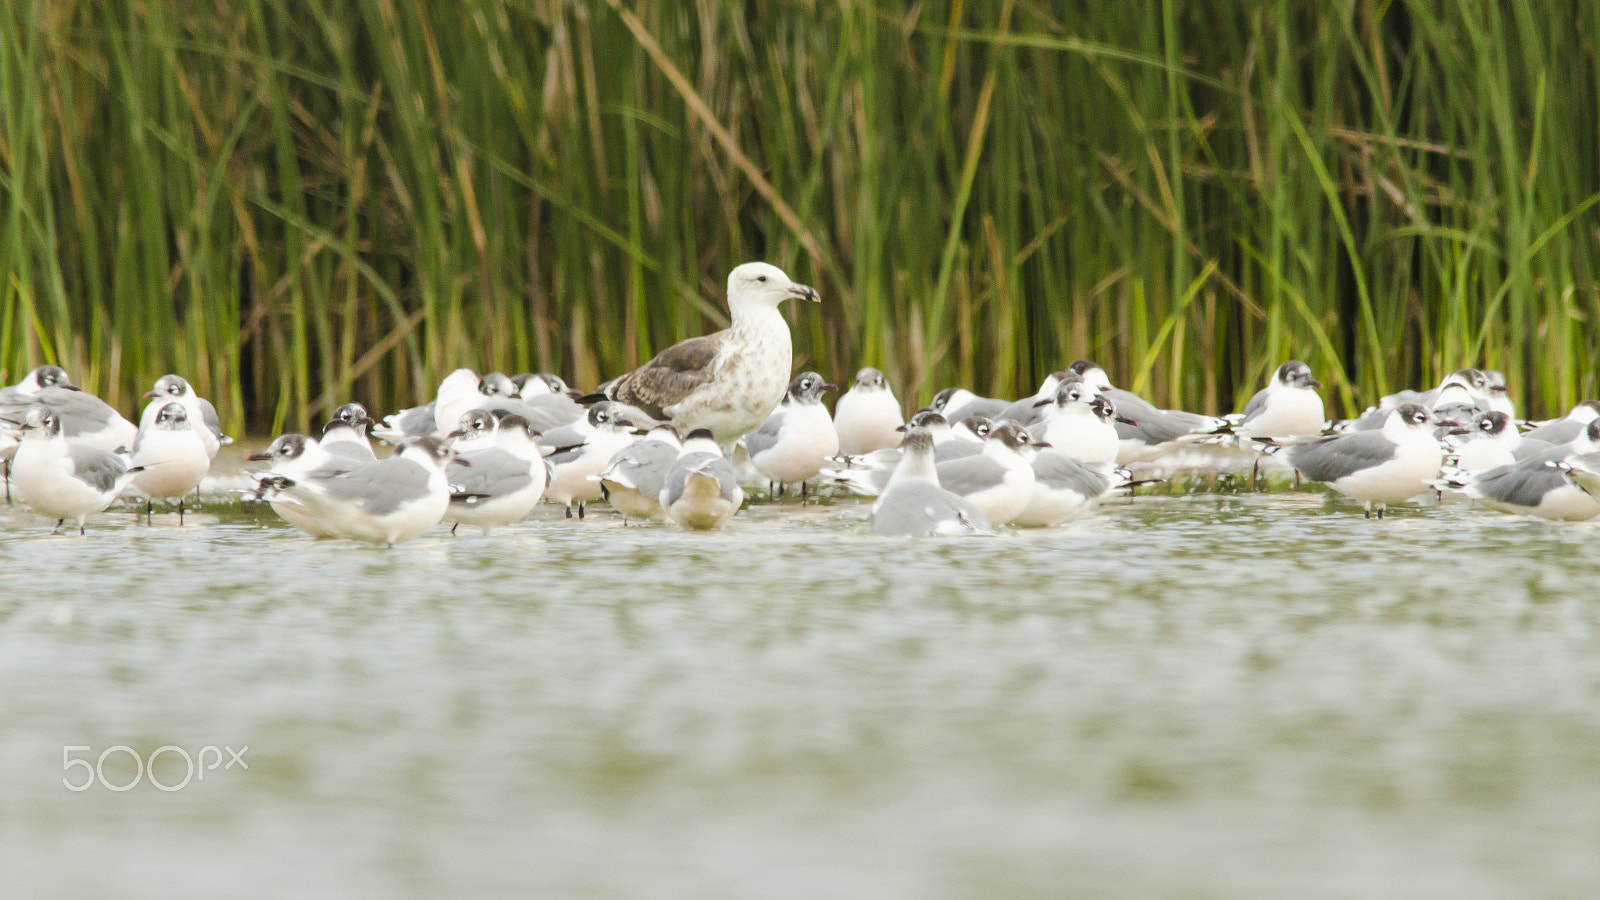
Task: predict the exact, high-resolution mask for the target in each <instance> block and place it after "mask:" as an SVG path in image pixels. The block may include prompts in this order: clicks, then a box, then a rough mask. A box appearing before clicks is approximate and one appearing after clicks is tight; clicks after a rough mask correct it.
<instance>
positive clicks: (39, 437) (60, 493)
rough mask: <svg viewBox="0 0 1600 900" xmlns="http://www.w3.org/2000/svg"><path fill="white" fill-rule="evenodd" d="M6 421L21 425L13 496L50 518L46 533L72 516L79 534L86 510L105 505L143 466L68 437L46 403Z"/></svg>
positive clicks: (88, 511)
mask: <svg viewBox="0 0 1600 900" xmlns="http://www.w3.org/2000/svg"><path fill="white" fill-rule="evenodd" d="M10 421H12V422H13V423H15V424H17V425H19V426H20V428H21V430H22V440H21V442H20V443H19V444H18V446H17V454H16V458H15V459H13V460H12V466H11V479H12V482H13V484H14V486H15V489H16V492H17V499H19V500H21V501H22V502H23V503H24V504H26V505H27V506H28V507H29V508H30V509H32V510H33V511H34V512H36V513H38V514H40V515H42V516H46V517H48V518H52V519H55V520H56V527H55V530H54V531H52V532H51V534H55V533H56V532H59V531H60V530H61V526H63V525H65V524H66V523H67V522H68V521H73V522H76V523H77V524H78V533H79V534H80V535H81V534H83V533H84V523H85V522H86V521H88V518H89V516H91V515H93V514H95V513H97V512H100V511H101V510H104V509H105V508H106V507H108V506H110V505H111V504H112V502H113V501H115V500H116V499H117V497H118V496H119V495H121V494H122V492H123V491H124V490H125V489H127V487H128V486H129V485H131V484H132V483H133V479H134V478H136V477H137V476H138V474H139V473H140V472H142V471H143V470H142V469H139V468H129V466H128V463H127V461H126V460H124V459H123V458H122V457H121V456H118V455H116V454H114V453H108V452H106V451H105V450H101V449H100V448H98V447H93V446H90V445H88V444H85V443H83V442H80V441H73V440H68V439H67V437H66V435H64V434H62V431H61V418H60V416H58V415H57V414H56V412H55V410H53V409H50V408H49V407H47V406H42V405H36V406H31V407H28V409H27V410H26V412H24V413H23V416H22V419H21V421H20V422H17V421H16V420H10Z"/></svg>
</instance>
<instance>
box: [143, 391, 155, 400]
mask: <svg viewBox="0 0 1600 900" xmlns="http://www.w3.org/2000/svg"><path fill="white" fill-rule="evenodd" d="M155 395H156V392H155V391H154V390H148V391H145V392H144V394H143V397H144V399H146V400H149V399H151V398H153V397H155Z"/></svg>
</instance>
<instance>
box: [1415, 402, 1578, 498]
mask: <svg viewBox="0 0 1600 900" xmlns="http://www.w3.org/2000/svg"><path fill="white" fill-rule="evenodd" d="M1596 451H1600V421H1595V422H1591V423H1589V426H1588V427H1587V428H1586V429H1584V431H1583V433H1582V434H1580V435H1578V437H1577V438H1575V439H1573V440H1572V441H1571V442H1569V443H1566V444H1562V445H1559V446H1556V447H1552V448H1550V449H1549V450H1546V451H1544V452H1542V453H1539V454H1536V455H1534V456H1530V457H1528V458H1526V459H1521V460H1518V461H1516V462H1513V463H1510V464H1507V465H1503V466H1497V467H1496V468H1493V469H1488V470H1486V471H1482V472H1461V471H1453V472H1449V473H1446V475H1445V477H1444V478H1442V479H1440V480H1439V481H1438V482H1437V483H1436V484H1435V486H1436V487H1439V488H1441V489H1444V490H1456V491H1460V492H1461V493H1463V494H1465V495H1467V496H1468V497H1471V498H1472V499H1474V500H1477V501H1478V502H1479V503H1481V504H1483V505H1484V506H1487V507H1489V508H1490V509H1495V510H1499V511H1500V512H1509V513H1518V514H1524V515H1533V516H1538V517H1540V518H1543V519H1558V520H1561V521H1567V522H1581V521H1584V520H1587V519H1592V518H1594V517H1595V516H1596V515H1600V504H1597V503H1596V502H1595V498H1594V497H1592V496H1590V495H1589V493H1588V492H1587V491H1585V490H1584V489H1583V487H1582V486H1581V485H1580V484H1577V483H1575V482H1573V481H1571V480H1570V479H1569V478H1568V477H1567V475H1568V474H1569V473H1570V472H1571V471H1572V463H1571V462H1570V460H1572V459H1573V458H1581V457H1583V456H1585V455H1587V454H1591V453H1595V452H1596Z"/></svg>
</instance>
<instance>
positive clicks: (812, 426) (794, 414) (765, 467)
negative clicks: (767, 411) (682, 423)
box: [744, 372, 839, 500]
mask: <svg viewBox="0 0 1600 900" xmlns="http://www.w3.org/2000/svg"><path fill="white" fill-rule="evenodd" d="M836 390H838V388H837V387H834V386H833V385H831V384H828V383H826V382H824V381H823V380H822V376H821V375H818V374H817V373H816V372H801V373H800V374H799V375H796V376H795V378H794V380H793V381H791V382H790V383H789V393H788V395H787V396H785V397H784V399H783V403H782V404H780V405H779V406H778V409H777V411H776V412H774V413H773V414H772V415H770V416H768V417H767V420H766V421H765V422H763V423H761V427H760V428H757V429H756V430H755V431H752V432H750V433H749V434H747V435H745V438H744V442H745V449H746V450H748V451H749V453H750V464H751V465H753V466H755V468H756V471H757V472H760V473H761V475H762V476H763V477H765V478H766V479H767V481H768V482H769V485H776V490H775V491H774V493H773V496H774V497H782V496H783V486H784V485H786V484H799V485H800V499H801V500H804V499H805V497H806V480H807V479H810V478H814V477H816V475H817V473H819V472H821V471H822V467H823V466H824V465H825V464H826V463H827V461H828V458H829V457H831V456H833V455H834V454H836V453H838V452H839V434H838V432H837V431H835V430H834V428H833V419H832V417H830V416H829V415H828V408H827V407H825V406H823V405H822V393H823V392H824V391H836Z"/></svg>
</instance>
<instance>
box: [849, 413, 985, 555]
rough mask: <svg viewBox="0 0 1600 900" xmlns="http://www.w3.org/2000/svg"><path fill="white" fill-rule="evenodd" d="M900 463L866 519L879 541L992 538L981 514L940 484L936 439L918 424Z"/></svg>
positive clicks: (908, 433)
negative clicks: (978, 536)
mask: <svg viewBox="0 0 1600 900" xmlns="http://www.w3.org/2000/svg"><path fill="white" fill-rule="evenodd" d="M900 446H901V455H902V460H901V463H900V465H898V466H896V467H895V470H894V474H893V475H892V476H891V477H890V479H889V484H888V486H887V487H885V488H884V491H883V493H882V494H881V495H879V497H878V499H877V500H876V501H874V502H873V504H872V512H871V514H870V515H869V517H868V523H869V527H871V529H872V533H873V534H875V535H878V536H880V537H905V536H910V537H932V536H935V535H973V534H993V533H994V531H993V529H991V528H990V526H989V520H988V519H987V518H985V517H984V515H983V513H982V511H980V510H979V509H978V507H977V506H975V505H973V503H972V502H971V501H969V500H968V499H967V498H965V497H963V496H961V495H960V494H956V493H953V492H951V491H948V490H945V489H944V488H943V487H941V486H940V485H939V472H938V468H937V466H936V464H935V463H934V460H933V435H932V434H930V433H929V432H928V429H926V428H923V427H921V426H918V425H913V426H910V427H909V428H907V429H906V436H905V440H904V441H903V442H902V443H901V445H900Z"/></svg>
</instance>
